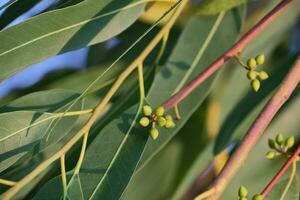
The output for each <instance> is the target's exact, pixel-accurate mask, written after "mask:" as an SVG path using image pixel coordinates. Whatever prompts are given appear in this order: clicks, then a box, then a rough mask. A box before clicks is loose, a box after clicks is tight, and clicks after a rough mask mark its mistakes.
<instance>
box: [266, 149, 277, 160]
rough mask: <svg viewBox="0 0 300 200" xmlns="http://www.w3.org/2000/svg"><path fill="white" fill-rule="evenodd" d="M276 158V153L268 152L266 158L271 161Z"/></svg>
mask: <svg viewBox="0 0 300 200" xmlns="http://www.w3.org/2000/svg"><path fill="white" fill-rule="evenodd" d="M275 156H276V153H275V152H274V151H268V152H267V153H266V158H267V159H269V160H272V159H273V158H275Z"/></svg>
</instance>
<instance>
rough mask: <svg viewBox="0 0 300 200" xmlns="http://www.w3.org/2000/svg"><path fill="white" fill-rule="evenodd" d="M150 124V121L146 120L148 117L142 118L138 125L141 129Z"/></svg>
mask: <svg viewBox="0 0 300 200" xmlns="http://www.w3.org/2000/svg"><path fill="white" fill-rule="evenodd" d="M149 123H150V120H149V119H148V117H142V118H141V119H140V125H141V126H143V127H147V126H148V125H149Z"/></svg>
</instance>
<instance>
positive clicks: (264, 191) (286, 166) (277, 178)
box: [261, 146, 300, 197]
mask: <svg viewBox="0 0 300 200" xmlns="http://www.w3.org/2000/svg"><path fill="white" fill-rule="evenodd" d="M299 154H300V146H299V147H298V148H297V149H296V151H295V152H294V153H293V155H292V156H291V157H290V158H289V159H288V160H287V161H286V163H285V164H284V165H283V166H282V168H281V169H280V170H279V172H278V173H277V174H276V176H275V177H274V178H273V179H272V180H271V181H270V183H269V184H268V185H267V186H266V187H265V189H263V191H262V192H261V195H263V196H264V197H265V196H267V195H268V193H269V192H270V191H271V189H272V188H273V187H274V185H275V184H276V183H277V182H278V181H279V179H280V178H281V177H282V176H283V174H284V173H285V172H286V171H287V170H288V168H289V167H290V165H291V164H292V163H293V162H296V161H295V160H296V158H297V156H298V155H299Z"/></svg>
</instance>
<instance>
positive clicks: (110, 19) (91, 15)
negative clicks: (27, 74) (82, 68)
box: [0, 0, 145, 80]
mask: <svg viewBox="0 0 300 200" xmlns="http://www.w3.org/2000/svg"><path fill="white" fill-rule="evenodd" d="M144 4H145V3H143V2H141V1H137V0H124V1H122V2H119V1H114V0H86V1H84V2H82V3H79V4H77V5H75V6H70V7H67V8H63V9H59V10H55V11H51V12H47V13H44V14H41V15H38V16H36V17H33V18H31V19H29V20H27V21H26V22H23V23H21V24H18V25H16V26H13V27H11V28H9V29H6V30H4V31H2V32H0V43H1V46H0V66H1V75H0V80H3V79H5V78H7V77H9V76H11V75H12V74H14V73H16V72H17V71H19V70H21V69H23V68H24V67H26V66H28V65H30V64H33V63H37V62H39V61H41V60H43V59H46V58H49V57H51V56H55V55H57V54H61V53H65V52H68V51H72V50H75V49H78V48H81V47H85V46H89V45H92V44H96V43H99V42H102V41H105V40H108V39H110V38H112V37H114V36H115V35H116V34H119V33H120V32H122V31H123V30H124V29H126V28H128V26H129V25H131V24H132V23H133V22H134V21H135V20H136V19H137V18H138V17H139V15H140V13H141V11H142V10H143V8H144ZM33 52H34V53H33ZM16 58H18V59H16Z"/></svg>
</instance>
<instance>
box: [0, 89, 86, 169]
mask: <svg viewBox="0 0 300 200" xmlns="http://www.w3.org/2000/svg"><path fill="white" fill-rule="evenodd" d="M75 97H78V94H76V93H74V92H69V91H66V90H52V91H46V92H37V93H33V94H29V95H26V96H24V97H21V98H19V99H16V100H15V101H13V102H11V103H10V104H9V105H6V106H4V107H2V108H1V109H0V111H1V114H0V118H1V120H0V121H1V122H0V123H1V126H0V127H1V133H0V144H1V145H0V146H1V147H0V148H1V154H0V155H1V159H0V160H1V162H0V164H1V165H0V166H1V167H0V172H1V171H3V170H4V169H6V168H7V167H9V166H11V165H12V164H14V163H15V162H16V161H17V160H18V159H20V158H21V157H22V156H24V155H25V154H26V153H28V152H30V151H33V150H34V147H37V146H38V149H39V150H38V151H41V150H42V149H43V148H45V147H46V146H48V145H49V144H50V143H52V142H55V141H58V140H59V139H61V138H62V137H63V136H64V134H67V133H68V132H69V131H70V130H71V129H72V127H73V125H74V123H75V122H76V121H77V118H78V116H72V117H65V118H63V119H61V120H59V118H58V117H55V111H59V110H60V109H61V108H62V107H63V106H65V105H66V104H67V103H69V102H70V101H71V100H73V99H74V98H75ZM81 104H82V102H81V101H79V103H77V104H75V105H74V106H73V107H72V109H71V111H73V110H74V109H75V110H80V109H81ZM58 120H59V121H58ZM55 122H58V123H55ZM61 130H64V133H62V131H61ZM43 137H44V138H43ZM35 151H37V149H35Z"/></svg>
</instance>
